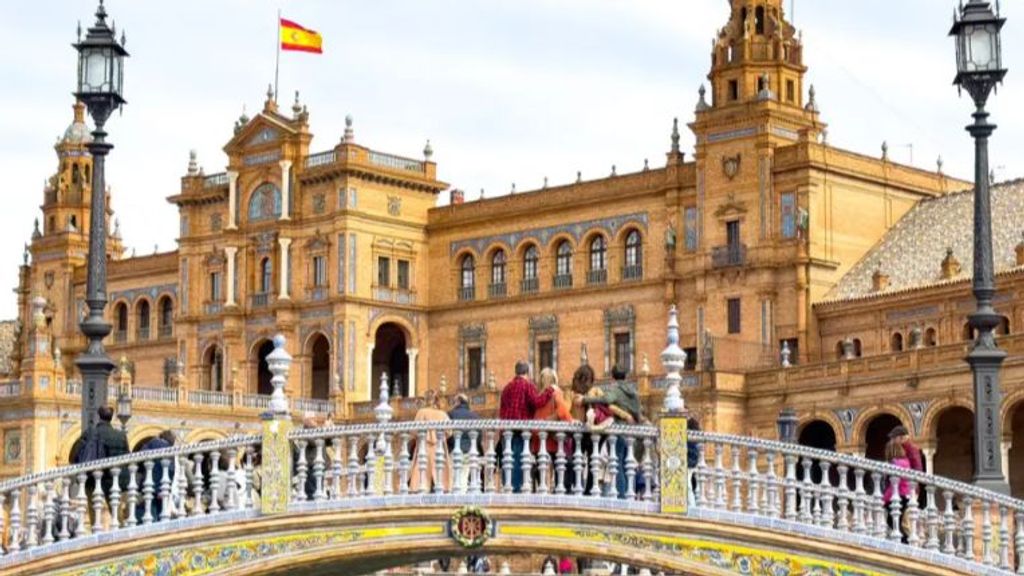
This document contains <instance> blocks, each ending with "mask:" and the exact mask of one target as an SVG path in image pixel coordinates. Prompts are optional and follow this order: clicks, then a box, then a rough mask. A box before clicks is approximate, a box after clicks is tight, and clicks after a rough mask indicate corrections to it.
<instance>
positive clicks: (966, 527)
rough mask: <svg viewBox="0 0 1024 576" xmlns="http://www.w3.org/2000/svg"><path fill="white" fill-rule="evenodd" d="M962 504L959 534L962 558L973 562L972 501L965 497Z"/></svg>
mask: <svg viewBox="0 0 1024 576" xmlns="http://www.w3.org/2000/svg"><path fill="white" fill-rule="evenodd" d="M961 502H962V503H963V516H962V517H961V522H962V523H961V528H960V530H961V533H962V540H961V541H962V543H963V557H964V558H966V559H967V560H974V499H973V498H971V497H970V496H965V497H964V498H963V499H962V500H961Z"/></svg>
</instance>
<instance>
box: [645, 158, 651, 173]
mask: <svg viewBox="0 0 1024 576" xmlns="http://www.w3.org/2000/svg"><path fill="white" fill-rule="evenodd" d="M650 169H651V166H650V164H648V162H647V158H644V172H647V171H648V170H650Z"/></svg>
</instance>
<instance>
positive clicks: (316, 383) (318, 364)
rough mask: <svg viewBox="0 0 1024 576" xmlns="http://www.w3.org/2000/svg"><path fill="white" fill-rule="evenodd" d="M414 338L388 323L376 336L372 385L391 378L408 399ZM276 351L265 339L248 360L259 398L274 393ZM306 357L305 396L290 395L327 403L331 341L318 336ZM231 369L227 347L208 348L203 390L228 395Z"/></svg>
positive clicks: (201, 382) (203, 362) (213, 345)
mask: <svg viewBox="0 0 1024 576" xmlns="http://www.w3.org/2000/svg"><path fill="white" fill-rule="evenodd" d="M409 343H410V338H409V336H408V335H407V333H406V330H405V328H403V327H402V326H400V325H398V324H396V323H394V322H385V323H383V324H381V325H380V327H378V328H377V330H376V332H375V333H374V347H373V352H372V357H371V364H372V366H371V371H370V378H371V380H370V381H371V382H372V383H376V382H379V381H380V375H381V374H383V373H387V374H388V378H389V382H391V384H392V388H391V390H390V391H389V392H390V393H391V394H393V395H397V396H403V397H405V396H408V395H409V393H410V384H411V383H412V382H413V381H414V378H413V374H412V373H411V370H414V369H415V367H414V366H413V365H412V363H411V362H410V356H409ZM273 351H274V344H273V342H272V341H271V340H270V339H269V338H264V339H261V340H259V341H257V342H256V343H254V344H253V345H252V347H251V348H250V351H249V357H248V358H247V359H246V361H247V363H248V365H249V367H250V370H251V376H252V380H251V381H252V382H253V384H252V385H250V387H249V390H250V391H251V392H253V393H256V394H261V395H269V394H271V393H272V392H273V391H274V387H273V385H272V384H271V382H270V379H271V377H272V374H271V372H270V367H269V365H268V363H267V356H268V355H270V353H271V352H273ZM302 356H303V357H305V358H304V359H308V370H306V371H305V372H304V379H305V381H304V382H302V394H297V393H296V391H290V392H289V393H290V394H293V395H296V396H302V397H308V398H313V399H318V400H327V399H329V398H330V394H331V379H332V377H333V371H332V369H331V366H332V358H333V356H334V352H333V349H332V346H331V341H330V339H329V338H328V337H327V336H326V335H325V334H324V333H322V332H314V333H313V334H311V335H310V336H309V337H308V338H307V339H306V341H305V343H304V345H303V349H302ZM229 377H230V367H229V366H228V364H227V362H226V361H225V351H224V347H223V344H221V343H219V342H216V343H211V344H210V345H208V346H207V347H206V348H205V349H204V350H203V351H202V355H201V363H200V378H199V386H200V389H202V390H208V391H212V392H225V391H227V383H228V380H229ZM372 395H373V397H374V398H377V397H379V390H378V389H377V387H376V386H374V387H372Z"/></svg>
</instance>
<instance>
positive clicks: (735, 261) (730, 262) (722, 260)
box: [711, 244, 747, 268]
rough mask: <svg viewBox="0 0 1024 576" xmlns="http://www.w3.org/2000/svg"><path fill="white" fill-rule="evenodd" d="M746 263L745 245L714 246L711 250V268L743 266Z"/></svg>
mask: <svg viewBox="0 0 1024 576" xmlns="http://www.w3.org/2000/svg"><path fill="white" fill-rule="evenodd" d="M746 263H747V246H746V245H745V244H732V245H729V246H716V247H714V248H713V249H712V250H711V266H712V267H713V268H729V267H732V266H743V265H744V264H746Z"/></svg>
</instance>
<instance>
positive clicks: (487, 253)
mask: <svg viewBox="0 0 1024 576" xmlns="http://www.w3.org/2000/svg"><path fill="white" fill-rule="evenodd" d="M498 250H504V251H505V256H506V257H508V258H510V259H511V257H512V256H513V255H514V254H515V253H516V252H514V251H513V250H512V247H511V246H509V245H508V244H506V243H505V242H502V241H501V240H496V241H495V242H493V243H491V244H490V245H488V246H487V248H486V249H485V250H484V259H483V263H485V264H487V266H490V265H491V259H492V258H494V253H495V252H497V251H498Z"/></svg>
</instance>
